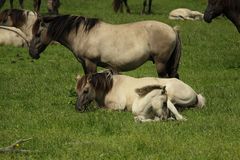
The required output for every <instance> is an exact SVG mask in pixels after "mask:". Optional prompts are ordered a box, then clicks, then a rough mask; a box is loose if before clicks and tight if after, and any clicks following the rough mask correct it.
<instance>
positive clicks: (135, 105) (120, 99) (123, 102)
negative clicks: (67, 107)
mask: <svg viewBox="0 0 240 160" xmlns="http://www.w3.org/2000/svg"><path fill="white" fill-rule="evenodd" d="M161 86H162V87H161ZM163 86H165V87H163ZM149 88H150V89H149ZM146 90H148V91H146ZM165 90H166V91H165ZM152 91H156V92H155V93H154V92H152ZM76 92H77V95H78V98H77V103H76V110H77V111H84V110H85V109H86V107H87V105H88V104H89V103H91V102H92V101H96V102H97V104H98V106H99V107H104V108H108V109H112V110H128V111H132V112H133V114H134V115H135V116H137V119H138V120H140V121H149V119H156V118H155V117H158V116H164V103H165V104H166V105H167V108H168V109H169V110H170V111H171V112H172V113H173V115H174V116H175V118H176V119H177V120H185V118H184V117H183V116H182V115H181V114H180V113H178V111H177V109H176V108H175V106H174V105H177V106H178V107H181V108H185V107H193V106H196V107H200V108H202V107H203V106H204V105H205V99H204V97H203V96H202V95H201V94H197V93H196V92H195V91H194V90H193V89H192V88H191V87H190V86H189V85H187V84H185V83H184V82H182V81H180V80H178V79H176V78H153V77H145V78H133V77H129V76H126V75H113V74H112V73H111V72H102V73H94V74H87V75H84V76H82V77H78V81H77V86H76ZM144 92H145V93H144ZM164 94H167V97H166V96H164ZM145 95H146V96H148V97H147V98H143V99H142V100H141V99H139V96H143V97H144V96H145ZM149 102H150V104H148V103H149ZM154 104H155V105H154ZM151 106H152V107H151ZM149 110H151V111H153V112H155V113H156V114H155V115H154V116H153V117H149V114H148V113H149Z"/></svg>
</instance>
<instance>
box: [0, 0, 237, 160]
mask: <svg viewBox="0 0 240 160" xmlns="http://www.w3.org/2000/svg"><path fill="white" fill-rule="evenodd" d="M139 1H140V0H129V6H130V8H131V12H132V14H131V15H129V14H127V13H124V14H120V13H119V14H115V13H114V12H113V9H112V8H111V7H112V6H111V3H112V0H88V1H86V0H62V1H61V3H62V5H61V7H60V14H76V15H83V16H87V17H97V18H99V19H101V20H103V21H106V22H109V23H114V24H119V23H127V22H135V21H140V20H147V19H151V20H158V21H162V22H165V23H167V24H169V25H171V26H175V25H178V26H180V36H181V40H182V58H181V64H180V67H179V74H180V78H181V80H183V81H184V82H186V83H187V84H189V85H190V86H192V87H193V88H194V89H195V90H196V91H198V92H200V93H202V94H203V95H204V96H205V97H206V100H207V104H206V107H205V108H203V109H202V110H199V109H189V110H185V111H183V113H182V114H183V115H184V116H185V117H186V118H187V119H188V121H186V122H176V121H169V122H156V123H144V124H140V123H135V122H134V120H133V115H132V114H131V113H128V112H112V111H108V110H104V109H96V107H95V105H94V104H91V108H90V109H89V111H88V112H85V113H77V112H76V111H75V108H74V107H75V105H74V103H75V100H76V97H75V92H74V91H75V84H76V80H75V77H76V75H77V74H80V75H82V74H83V69H82V67H81V65H80V63H78V61H77V60H76V59H75V57H74V56H73V54H72V53H71V52H70V51H69V50H67V49H66V48H64V47H63V46H60V45H52V46H49V47H48V48H47V49H46V50H45V51H44V53H43V54H42V55H41V58H40V59H39V60H32V59H31V58H30V56H29V54H28V50H27V49H23V48H16V47H9V46H1V47H0V147H4V146H8V145H10V144H11V143H13V142H15V141H16V140H18V139H21V138H30V137H32V138H33V139H32V140H31V141H29V142H27V143H25V144H23V146H20V147H23V148H26V149H30V150H31V151H32V153H28V154H17V153H9V154H1V153H0V159H4V160H6V159H84V160H86V159H104V160H105V159H119V160H122V159H143V160H145V159H172V160H176V159H194V160H195V159H204V160H205V159H239V157H240V152H239V151H240V141H239V139H240V134H239V131H240V123H239V120H240V118H239V116H240V99H239V98H240V92H239V90H240V77H239V74H240V57H239V54H240V34H239V33H238V32H237V30H236V28H235V27H234V26H233V25H232V24H231V22H230V21H228V20H227V19H225V18H224V17H221V18H218V19H217V20H214V21H213V22H212V23H211V24H207V23H205V22H203V21H172V20H168V13H169V12H170V11H171V10H173V9H175V8H180V7H185V8H189V9H192V10H198V11H201V12H203V11H204V9H205V7H206V1H205V0H198V1H196V0H184V1H183V0H171V1H169V0H153V6H152V11H153V14H152V15H140V10H141V7H142V1H140V2H139ZM14 3H16V4H15V6H16V5H18V4H17V1H15V2H14ZM46 5H47V4H46V1H43V2H42V6H41V13H46V12H47V7H46ZM6 7H9V4H8V3H6V4H5V6H4V8H6ZM25 7H26V8H28V9H32V2H31V1H25ZM99 70H101V68H99ZM123 74H127V75H130V76H134V77H144V76H157V74H156V71H155V66H154V65H153V64H152V63H151V62H148V63H145V64H144V65H143V66H141V67H140V68H138V69H137V70H134V71H131V72H125V73H123Z"/></svg>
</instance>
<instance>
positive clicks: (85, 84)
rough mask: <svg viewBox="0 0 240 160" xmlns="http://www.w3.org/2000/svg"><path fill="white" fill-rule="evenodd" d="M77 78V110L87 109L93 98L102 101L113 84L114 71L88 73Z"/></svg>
mask: <svg viewBox="0 0 240 160" xmlns="http://www.w3.org/2000/svg"><path fill="white" fill-rule="evenodd" d="M77 79H78V80H77V87H76V92H77V103H76V110H77V111H80V112H83V111H85V109H86V107H87V105H88V104H89V103H91V102H92V101H93V100H96V101H97V102H98V101H99V100H100V101H102V100H103V99H104V96H105V95H106V94H107V93H108V92H109V91H110V90H111V88H112V86H113V80H112V72H109V71H106V72H102V73H94V74H87V75H84V76H82V77H78V78H77Z"/></svg>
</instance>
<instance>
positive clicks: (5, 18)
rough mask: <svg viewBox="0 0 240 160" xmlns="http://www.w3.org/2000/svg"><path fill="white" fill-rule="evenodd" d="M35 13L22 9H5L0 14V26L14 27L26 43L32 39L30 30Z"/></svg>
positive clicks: (35, 17)
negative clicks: (24, 36) (20, 32)
mask: <svg viewBox="0 0 240 160" xmlns="http://www.w3.org/2000/svg"><path fill="white" fill-rule="evenodd" d="M37 17H38V16H37V13H36V12H32V11H29V10H22V9H6V10H4V11H2V12H1V13H0V25H4V26H9V27H16V28H18V29H20V30H21V31H22V32H23V33H24V34H25V35H26V39H27V41H28V42H30V40H31V39H32V37H33V35H32V28H33V25H34V23H35V21H36V20H37Z"/></svg>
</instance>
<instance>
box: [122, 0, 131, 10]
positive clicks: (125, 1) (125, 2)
mask: <svg viewBox="0 0 240 160" xmlns="http://www.w3.org/2000/svg"><path fill="white" fill-rule="evenodd" d="M123 2H124V4H125V6H126V8H127V13H131V11H130V8H129V6H128V4H127V0H123Z"/></svg>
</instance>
